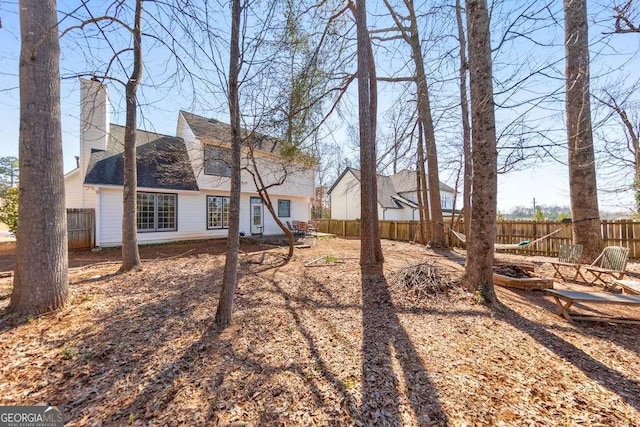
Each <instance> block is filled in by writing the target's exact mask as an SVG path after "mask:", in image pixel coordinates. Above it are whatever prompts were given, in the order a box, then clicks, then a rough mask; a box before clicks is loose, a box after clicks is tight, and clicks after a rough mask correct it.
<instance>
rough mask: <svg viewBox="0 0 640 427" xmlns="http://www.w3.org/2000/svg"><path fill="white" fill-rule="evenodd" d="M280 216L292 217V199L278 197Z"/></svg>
mask: <svg viewBox="0 0 640 427" xmlns="http://www.w3.org/2000/svg"><path fill="white" fill-rule="evenodd" d="M278 217H280V218H290V217H291V200H284V199H278Z"/></svg>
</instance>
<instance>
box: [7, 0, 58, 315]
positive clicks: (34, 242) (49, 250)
mask: <svg viewBox="0 0 640 427" xmlns="http://www.w3.org/2000/svg"><path fill="white" fill-rule="evenodd" d="M20 34H21V41H22V44H21V51H20V156H19V157H20V159H19V162H20V181H19V184H18V188H19V198H20V203H19V206H18V217H19V218H20V219H19V221H18V230H17V233H16V236H17V243H16V267H15V275H14V279H13V291H12V293H11V301H10V302H9V310H11V311H13V312H16V313H32V314H38V313H44V312H47V311H51V310H57V309H60V308H61V307H63V306H64V304H65V302H66V301H67V297H68V293H69V276H68V255H67V217H66V210H65V206H64V203H65V194H64V181H63V166H62V131H61V125H60V65H59V61H60V45H59V42H58V19H57V12H56V2H55V0H21V1H20Z"/></svg>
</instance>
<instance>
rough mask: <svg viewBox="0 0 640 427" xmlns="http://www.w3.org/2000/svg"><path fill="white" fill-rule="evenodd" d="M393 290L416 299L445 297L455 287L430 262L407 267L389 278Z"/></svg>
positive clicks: (454, 283) (454, 284)
mask: <svg viewBox="0 0 640 427" xmlns="http://www.w3.org/2000/svg"><path fill="white" fill-rule="evenodd" d="M390 284H391V286H392V287H393V288H396V289H398V290H400V291H402V292H403V293H405V294H411V296H414V297H417V298H429V297H434V296H439V295H446V294H447V293H448V292H449V291H450V290H451V289H453V288H455V287H457V285H456V282H454V281H452V280H451V279H449V278H448V277H446V276H445V275H443V274H442V272H441V271H440V269H439V268H438V267H437V266H436V265H434V264H433V263H430V262H421V263H418V264H412V265H408V266H407V267H404V268H402V269H400V270H398V271H396V272H395V273H393V274H392V275H391V277H390Z"/></svg>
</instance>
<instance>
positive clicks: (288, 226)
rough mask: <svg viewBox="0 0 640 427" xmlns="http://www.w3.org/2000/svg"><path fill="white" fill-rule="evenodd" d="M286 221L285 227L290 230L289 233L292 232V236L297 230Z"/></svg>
mask: <svg viewBox="0 0 640 427" xmlns="http://www.w3.org/2000/svg"><path fill="white" fill-rule="evenodd" d="M286 223H287V228H288V229H289V231H290V232H291V234H293V235H294V236H295V235H296V234H298V230H296V229H295V228H294V227H293V226H292V225H291V223H290V222H289V221H286ZM296 225H297V224H296Z"/></svg>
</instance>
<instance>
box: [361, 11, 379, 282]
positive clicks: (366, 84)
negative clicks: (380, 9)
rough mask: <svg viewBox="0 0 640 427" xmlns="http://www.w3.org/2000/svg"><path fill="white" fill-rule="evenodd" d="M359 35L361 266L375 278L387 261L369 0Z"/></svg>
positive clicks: (362, 13)
mask: <svg viewBox="0 0 640 427" xmlns="http://www.w3.org/2000/svg"><path fill="white" fill-rule="evenodd" d="M355 15H356V28H357V33H358V110H359V119H360V167H361V174H362V177H361V180H360V185H361V213H360V217H361V228H360V266H361V268H362V269H363V271H366V272H367V273H371V274H382V269H383V264H384V257H383V255H382V245H381V243H380V228H379V226H378V185H377V174H376V129H375V126H376V113H377V111H376V106H377V105H376V93H375V92H376V87H375V64H374V63H373V52H372V50H371V40H370V39H369V30H368V29H367V10H366V0H356V10H355Z"/></svg>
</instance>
